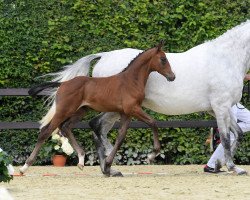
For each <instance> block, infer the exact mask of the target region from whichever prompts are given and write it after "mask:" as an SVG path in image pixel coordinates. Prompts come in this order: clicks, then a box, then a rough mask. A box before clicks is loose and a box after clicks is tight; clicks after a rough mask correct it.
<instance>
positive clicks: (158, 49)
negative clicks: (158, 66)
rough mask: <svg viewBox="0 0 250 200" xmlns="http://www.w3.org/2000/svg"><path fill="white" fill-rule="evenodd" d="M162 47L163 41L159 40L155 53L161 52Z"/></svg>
mask: <svg viewBox="0 0 250 200" xmlns="http://www.w3.org/2000/svg"><path fill="white" fill-rule="evenodd" d="M163 45H164V41H163V40H161V41H160V43H159V44H158V45H157V46H156V48H157V51H161V48H162V47H163Z"/></svg>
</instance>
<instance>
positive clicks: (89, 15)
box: [0, 0, 250, 165]
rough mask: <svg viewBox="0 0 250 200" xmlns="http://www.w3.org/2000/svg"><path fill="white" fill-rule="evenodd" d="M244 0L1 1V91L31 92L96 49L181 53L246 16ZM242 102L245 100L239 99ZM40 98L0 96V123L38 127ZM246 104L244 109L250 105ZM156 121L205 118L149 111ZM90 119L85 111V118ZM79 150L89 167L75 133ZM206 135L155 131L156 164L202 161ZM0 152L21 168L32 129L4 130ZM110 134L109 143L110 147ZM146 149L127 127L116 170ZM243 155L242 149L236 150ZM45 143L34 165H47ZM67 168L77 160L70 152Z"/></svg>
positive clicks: (141, 133) (87, 141)
mask: <svg viewBox="0 0 250 200" xmlns="http://www.w3.org/2000/svg"><path fill="white" fill-rule="evenodd" d="M248 4H249V3H248V0H213V1H207V0H203V1H194V0H190V1H186V0H172V1H164V0H158V1H155V0H151V1H150V0H138V1H134V0H126V1H119V0H112V1H111V0H84V1H83V0H60V1H58V0H50V1H47V0H25V1H24V0H16V1H3V0H2V1H0V10H1V12H0V43H1V45H0V52H1V54H0V87H2V88H11V87H13V88H15V87H16V88H19V87H30V86H31V85H33V84H37V83H40V82H43V81H44V79H39V78H35V77H38V76H40V75H44V74H47V73H49V72H54V71H58V70H60V69H61V68H62V66H64V65H67V64H69V63H71V62H74V61H76V60H77V59H79V58H81V57H83V56H85V55H88V54H90V53H96V52H100V51H110V50H113V49H119V48H126V47H132V48H139V49H146V48H149V47H152V46H153V45H155V44H156V43H157V42H158V41H160V40H161V39H164V40H165V41H166V48H165V50H166V51H170V52H182V51H185V50H187V49H189V48H191V47H193V46H196V45H198V44H200V43H203V42H204V41H206V40H210V39H213V38H215V37H217V36H219V35H221V34H222V33H223V32H225V31H226V30H228V29H230V28H232V27H234V26H236V25H238V24H239V23H241V22H243V21H245V20H246V19H248V18H249V17H250V7H249V5H248ZM244 96H245V95H244ZM43 102H44V100H43V98H41V97H37V98H36V99H32V98H31V97H0V121H38V120H40V119H41V118H42V116H43V115H44V114H45V113H46V111H47V108H45V107H44V105H43V104H44V103H43ZM246 103H247V102H245V105H247V106H248V108H250V105H249V103H248V104H246ZM148 112H149V113H150V114H151V115H152V116H154V118H157V119H159V120H173V119H180V120H182V119H185V120H188V119H204V118H209V116H207V115H200V114H197V113H196V114H192V115H186V116H174V117H167V116H164V115H159V114H156V113H154V112H151V111H148ZM95 114H96V113H90V114H89V115H88V116H87V117H86V118H85V119H87V120H88V119H90V118H91V117H92V116H93V115H95ZM74 133H75V135H76V137H77V139H78V141H79V142H80V144H81V145H82V146H83V147H85V150H86V152H87V160H86V162H87V164H89V165H92V164H96V163H97V161H96V156H95V155H94V154H93V153H94V149H95V148H94V145H93V141H92V135H91V132H90V131H89V130H74ZM207 133H208V129H171V128H170V129H162V130H161V134H160V135H161V143H162V152H161V155H160V157H159V158H158V162H159V163H176V164H188V163H204V162H205V161H206V160H207V156H208V155H209V152H208V150H207V147H206V146H204V142H205V139H206V137H207ZM0 134H1V140H0V146H1V147H3V148H4V149H5V150H6V151H7V152H8V153H9V154H10V155H12V156H13V158H14V163H15V164H18V165H19V164H23V163H24V161H25V159H26V158H27V156H28V155H29V154H30V152H31V151H32V149H33V147H34V144H35V142H36V140H37V134H38V130H4V131H1V132H0ZM115 136H116V131H112V132H111V134H110V139H111V140H112V141H114V139H115ZM249 139H250V138H249V137H248V136H246V138H245V141H246V142H243V143H242V149H240V150H239V152H238V153H237V157H236V161H237V162H238V163H242V164H247V163H249V155H248V153H247V152H248V151H247V149H248V148H249V145H248V144H249ZM151 149H152V135H151V131H150V130H148V129H130V130H129V133H128V137H127V138H126V141H125V143H124V145H123V146H122V148H121V150H120V151H119V153H118V157H117V161H118V163H120V164H140V163H145V159H146V155H147V154H148V152H149V151H150V150H151ZM243 150H244V151H243ZM50 157H51V155H50V151H49V146H48V144H45V145H44V146H43V148H42V150H41V152H40V154H39V156H38V159H37V162H36V164H39V165H40V164H49V163H50ZM68 162H69V163H68V164H75V163H76V162H77V159H76V154H74V155H73V156H71V158H70V159H69V160H68Z"/></svg>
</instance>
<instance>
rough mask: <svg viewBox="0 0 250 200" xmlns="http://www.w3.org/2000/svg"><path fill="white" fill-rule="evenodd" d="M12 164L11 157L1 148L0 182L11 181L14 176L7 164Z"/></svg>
mask: <svg viewBox="0 0 250 200" xmlns="http://www.w3.org/2000/svg"><path fill="white" fill-rule="evenodd" d="M10 164H12V159H11V157H10V156H9V155H8V154H7V153H6V152H5V151H2V149H0V182H9V181H10V180H11V179H13V176H12V175H10V174H9V171H8V168H7V166H8V165H10Z"/></svg>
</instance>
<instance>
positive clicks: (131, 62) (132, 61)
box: [120, 47, 155, 73]
mask: <svg viewBox="0 0 250 200" xmlns="http://www.w3.org/2000/svg"><path fill="white" fill-rule="evenodd" d="M153 48H155V47H153ZM153 48H149V49H146V50H144V51H143V52H141V53H139V54H138V55H137V56H136V57H135V58H134V59H133V60H131V61H130V63H129V64H128V66H127V67H126V68H124V69H123V70H122V71H121V72H120V73H122V72H125V71H126V70H127V69H128V68H129V67H130V66H131V65H132V64H133V63H134V61H135V60H136V59H137V58H138V57H140V56H141V55H142V54H144V53H145V52H147V51H149V50H150V49H153Z"/></svg>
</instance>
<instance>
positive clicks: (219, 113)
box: [214, 105, 246, 174]
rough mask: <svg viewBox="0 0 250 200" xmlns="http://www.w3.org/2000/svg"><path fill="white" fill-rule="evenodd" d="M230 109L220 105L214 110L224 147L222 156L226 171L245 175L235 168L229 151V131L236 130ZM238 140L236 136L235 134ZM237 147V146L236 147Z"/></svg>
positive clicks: (242, 171) (241, 170)
mask: <svg viewBox="0 0 250 200" xmlns="http://www.w3.org/2000/svg"><path fill="white" fill-rule="evenodd" d="M230 109H231V107H227V106H225V105H223V106H222V105H220V108H219V107H217V109H214V113H215V115H216V120H217V124H218V128H219V132H220V138H221V144H222V146H223V147H224V155H225V161H226V166H227V169H228V171H234V172H236V173H237V174H245V173H246V171H245V170H243V169H241V168H239V167H236V165H235V164H234V162H233V154H232V151H231V142H230V129H231V130H232V129H237V128H236V127H237V125H235V123H236V122H233V124H231V123H232V120H234V119H232V115H231V110H230ZM235 135H236V137H237V138H238V136H237V134H235ZM237 138H236V140H237ZM236 146H237V145H236ZM236 146H234V147H233V151H235V150H236Z"/></svg>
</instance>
